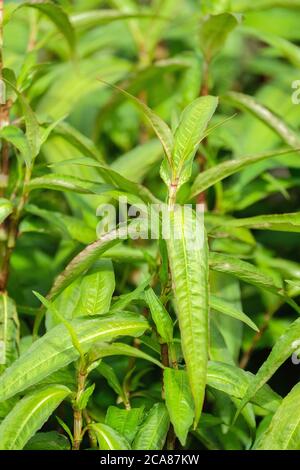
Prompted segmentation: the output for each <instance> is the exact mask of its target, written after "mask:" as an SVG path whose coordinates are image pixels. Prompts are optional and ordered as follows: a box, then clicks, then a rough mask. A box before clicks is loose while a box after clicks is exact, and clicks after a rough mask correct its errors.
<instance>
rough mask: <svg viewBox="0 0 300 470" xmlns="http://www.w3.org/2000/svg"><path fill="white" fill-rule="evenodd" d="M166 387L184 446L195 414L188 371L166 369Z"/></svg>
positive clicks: (177, 433) (170, 410)
mask: <svg viewBox="0 0 300 470" xmlns="http://www.w3.org/2000/svg"><path fill="white" fill-rule="evenodd" d="M164 389H165V400H166V406H167V409H168V412H169V415H170V420H171V423H172V424H173V426H174V431H175V434H176V436H177V437H178V439H179V440H180V443H181V445H183V446H184V445H185V443H186V438H187V435H188V432H189V429H190V427H191V425H192V424H193V419H194V414H195V413H194V403H193V397H192V394H191V390H190V385H189V380H188V377H187V374H186V372H185V371H184V370H176V369H169V368H167V369H165V370H164Z"/></svg>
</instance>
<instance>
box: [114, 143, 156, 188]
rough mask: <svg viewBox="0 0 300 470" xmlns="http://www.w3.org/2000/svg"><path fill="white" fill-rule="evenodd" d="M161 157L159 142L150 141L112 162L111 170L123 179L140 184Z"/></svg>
mask: <svg viewBox="0 0 300 470" xmlns="http://www.w3.org/2000/svg"><path fill="white" fill-rule="evenodd" d="M161 157H162V149H161V145H160V143H159V141H158V140H157V139H151V140H149V141H148V142H146V143H144V144H142V145H139V146H137V147H135V148H134V149H132V150H130V151H129V152H127V153H125V154H123V155H121V156H120V157H118V158H117V159H116V160H114V161H113V162H112V164H111V168H112V169H113V170H114V171H116V172H118V173H120V174H121V175H122V176H124V177H125V178H129V179H130V180H131V181H135V182H136V183H140V182H141V181H142V180H143V179H144V177H145V176H147V174H148V172H149V171H150V170H151V168H152V167H153V166H154V165H155V163H156V162H157V161H159V160H160V159H161Z"/></svg>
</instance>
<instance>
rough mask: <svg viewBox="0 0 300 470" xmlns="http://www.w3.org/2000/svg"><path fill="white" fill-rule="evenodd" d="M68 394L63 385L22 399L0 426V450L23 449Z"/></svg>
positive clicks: (51, 387)
mask: <svg viewBox="0 0 300 470" xmlns="http://www.w3.org/2000/svg"><path fill="white" fill-rule="evenodd" d="M70 393H71V392H70V390H69V389H68V388H67V387H64V386H63V385H52V386H50V387H45V388H42V389H40V390H36V391H34V392H33V393H30V394H29V395H27V396H25V397H24V398H22V400H21V401H19V402H18V403H17V405H16V406H15V407H14V408H13V409H12V411H11V412H10V413H9V414H8V415H7V416H6V418H5V419H4V420H3V421H2V423H1V425H0V449H1V450H21V449H23V447H24V445H25V444H26V442H27V441H28V440H29V439H30V438H31V437H32V436H33V435H34V434H35V433H36V431H38V429H40V428H41V427H42V426H43V424H44V423H45V422H46V421H47V419H48V418H49V416H50V415H51V414H52V413H53V411H54V410H55V409H56V408H57V407H58V405H59V404H60V403H61V402H62V401H63V400H64V399H65V398H66V397H67V396H68V395H69V394H70Z"/></svg>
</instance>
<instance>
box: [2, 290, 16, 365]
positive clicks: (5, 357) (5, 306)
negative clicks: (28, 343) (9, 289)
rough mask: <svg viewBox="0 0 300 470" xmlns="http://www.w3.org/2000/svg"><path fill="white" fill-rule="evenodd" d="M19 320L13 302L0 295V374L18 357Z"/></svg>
mask: <svg viewBox="0 0 300 470" xmlns="http://www.w3.org/2000/svg"><path fill="white" fill-rule="evenodd" d="M19 334H20V333H19V320H18V314H17V310H16V306H15V302H14V301H13V300H12V299H11V298H10V297H8V296H7V294H6V293H1V294H0V373H1V372H2V371H3V370H4V369H6V368H7V367H8V366H9V365H10V364H11V363H12V362H13V361H14V360H15V359H16V358H17V357H18V351H19V349H18V345H19Z"/></svg>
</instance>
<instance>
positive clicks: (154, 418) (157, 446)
mask: <svg viewBox="0 0 300 470" xmlns="http://www.w3.org/2000/svg"><path fill="white" fill-rule="evenodd" d="M169 425H170V420H169V415H168V411H167V408H166V407H165V405H164V404H163V403H156V404H155V405H153V407H152V408H151V410H150V411H149V413H148V415H147V417H146V419H145V420H144V421H143V423H142V424H141V426H140V428H139V430H138V433H137V435H136V437H135V439H134V441H133V444H132V449H134V450H161V449H162V448H163V446H164V443H165V440H166V437H167V433H168V430H169Z"/></svg>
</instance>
